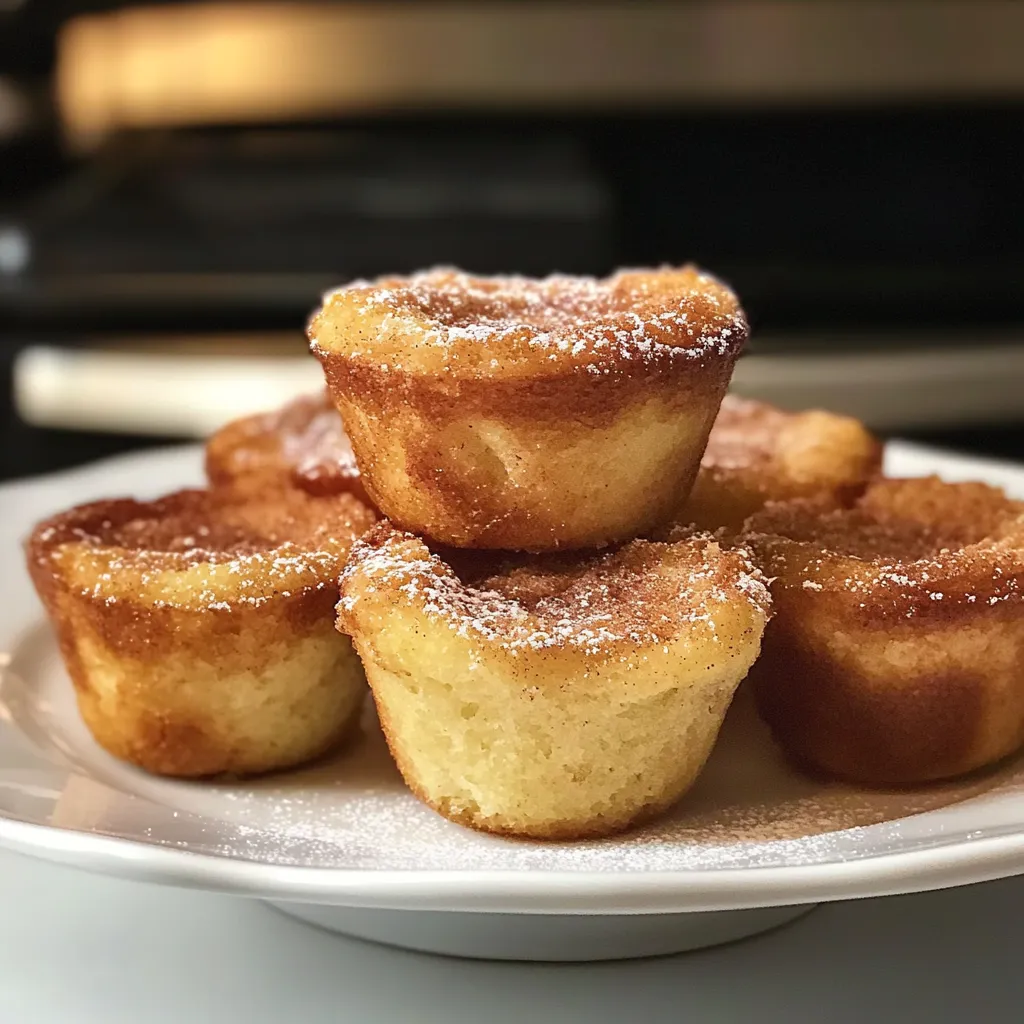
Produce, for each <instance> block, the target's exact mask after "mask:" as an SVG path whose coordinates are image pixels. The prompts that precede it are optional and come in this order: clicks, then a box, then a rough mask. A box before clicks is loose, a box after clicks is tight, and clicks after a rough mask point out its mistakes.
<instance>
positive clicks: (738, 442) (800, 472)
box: [676, 395, 882, 530]
mask: <svg viewBox="0 0 1024 1024" xmlns="http://www.w3.org/2000/svg"><path fill="white" fill-rule="evenodd" d="M881 467H882V446H881V444H880V443H879V442H878V440H877V439H876V438H874V437H873V436H872V435H871V434H870V433H869V432H868V430H867V429H866V428H865V427H864V425H863V424H861V423H859V422H858V421H857V420H855V419H851V418H850V417H848V416H837V415H835V414H834V413H829V412H822V411H820V410H810V411H808V412H801V413H790V412H784V411H783V410H782V409H777V408H776V407H775V406H772V405H769V404H768V403H766V402H756V401H752V400H750V399H744V398H737V397H736V396H734V395H726V396H725V398H724V399H723V401H722V407H721V409H720V410H719V413H718V418H717V419H716V420H715V425H714V426H713V427H712V428H711V434H710V436H709V437H708V445H707V448H706V449H705V451H704V457H703V458H702V459H701V464H700V471H699V472H698V473H697V479H696V481H695V482H694V485H693V490H692V491H691V492H690V495H689V498H688V499H687V501H686V503H685V505H684V507H683V509H682V511H680V512H679V513H677V515H676V519H677V520H678V521H679V522H680V523H693V524H695V525H696V526H697V527H698V528H700V529H704V530H714V529H717V528H719V527H722V526H724V527H727V528H729V529H737V528H739V527H740V526H742V525H743V521H744V520H745V519H746V518H747V517H748V516H750V515H753V514H754V513H755V512H757V511H758V510H759V509H761V508H763V507H764V506H765V505H766V504H767V503H768V502H775V501H787V500H790V499H792V498H806V497H813V496H815V495H825V496H828V497H831V498H832V499H833V500H835V501H837V502H839V503H841V504H848V503H849V502H851V501H853V500H854V499H855V498H856V497H857V496H858V495H859V494H861V493H862V492H863V491H864V488H865V487H866V486H867V484H868V481H869V480H871V479H873V478H875V477H876V476H878V475H879V473H880V472H881Z"/></svg>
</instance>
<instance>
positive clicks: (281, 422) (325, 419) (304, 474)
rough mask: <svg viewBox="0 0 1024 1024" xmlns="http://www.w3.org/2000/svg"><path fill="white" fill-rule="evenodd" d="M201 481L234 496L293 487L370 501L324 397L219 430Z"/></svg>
mask: <svg viewBox="0 0 1024 1024" xmlns="http://www.w3.org/2000/svg"><path fill="white" fill-rule="evenodd" d="M206 477H207V479H208V480H209V481H210V486H211V487H213V488H215V489H218V490H232V491H234V492H235V493H237V494H239V495H253V496H256V497H258V496H260V495H263V494H267V493H269V492H273V491H278V490H281V489H282V488H298V489H299V490H302V491H305V492H306V493H307V494H312V495H316V496H321V497H323V496H328V495H333V494H345V493H347V494H353V495H355V496H356V497H357V498H359V499H360V501H363V502H368V500H369V499H368V498H367V497H366V492H365V490H364V489H363V485H362V481H361V480H360V478H359V467H358V466H357V465H356V459H355V455H353V453H352V444H351V442H350V441H349V439H348V435H347V434H346V433H345V428H344V426H343V425H342V422H341V417H340V416H339V415H338V410H337V409H336V408H335V407H334V403H333V402H331V400H330V398H329V397H328V395H327V394H326V392H321V393H320V394H318V395H309V396H306V397H302V398H297V399H295V400H294V401H292V402H289V403H288V404H287V405H285V406H283V407H282V408H280V409H276V410H274V411H273V412H268V413H260V414H258V415H255V416H245V417H243V418H242V419H238V420H233V421H232V422H231V423H228V424H227V425H226V426H224V427H222V428H221V429H220V430H218V431H217V432H216V433H215V434H214V435H213V436H212V437H211V438H210V439H209V441H207V443H206Z"/></svg>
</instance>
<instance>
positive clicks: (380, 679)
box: [338, 523, 768, 838]
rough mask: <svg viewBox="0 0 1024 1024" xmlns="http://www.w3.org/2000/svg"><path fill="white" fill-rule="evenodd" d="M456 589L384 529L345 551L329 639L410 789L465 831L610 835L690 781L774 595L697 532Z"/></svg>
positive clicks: (428, 559) (753, 651)
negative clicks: (358, 682)
mask: <svg viewBox="0 0 1024 1024" xmlns="http://www.w3.org/2000/svg"><path fill="white" fill-rule="evenodd" d="M494 569H495V566H494V565H493V564H492V565H491V566H487V565H482V564H480V563H476V564H473V565H471V567H470V574H469V575H467V576H464V577H460V576H459V575H457V574H456V572H455V571H454V570H453V568H452V567H451V566H450V565H448V564H447V563H445V562H444V561H442V560H441V559H440V558H439V557H438V556H437V555H436V554H432V553H431V552H430V551H429V550H428V548H427V547H426V545H425V544H424V543H423V542H422V541H421V540H419V539H417V538H416V537H414V536H412V535H410V534H406V533H401V532H399V531H396V530H395V529H394V528H393V527H391V526H390V524H387V523H384V524H381V525H379V526H378V527H377V528H375V529H374V530H373V531H371V532H370V533H369V534H368V535H367V536H366V537H364V538H363V539H362V540H361V541H359V542H358V543H357V544H356V545H355V546H354V548H353V551H352V556H351V559H350V561H349V565H348V567H347V568H346V569H345V571H344V573H343V574H342V579H341V600H340V602H339V604H338V628H339V629H341V630H343V631H345V632H347V633H349V634H350V635H351V636H352V637H353V642H354V644H355V647H356V650H357V651H358V652H359V654H360V656H361V657H362V659H363V663H364V665H365V667H366V672H367V678H368V680H369V682H370V686H371V689H372V691H373V694H374V699H375V702H376V704H377V709H378V713H379V716H380V720H381V723H382V726H383V728H384V731H385V735H386V736H387V739H388V743H389V746H390V747H391V750H392V753H393V755H394V757H395V760H396V762H397V763H398V765H399V768H400V769H401V771H402V774H403V776H404V777H405V779H406V781H407V782H408V783H409V785H410V788H412V789H413V791H414V792H415V793H416V794H417V795H418V796H420V798H421V799H423V800H424V801H425V802H427V803H428V804H430V805H431V806H432V807H434V808H435V809H437V810H438V811H440V813H442V814H444V815H445V816H447V817H449V818H451V819H452V820H454V821H458V822H460V823H462V824H466V825H470V826H472V827H474V828H478V829H482V830H485V831H490V832H498V833H506V834H512V835H528V836H534V837H538V838H574V837H577V838H578V837H582V836H593V835H602V834H608V833H611V832H615V831H619V830H622V829H624V828H628V827H629V826H630V825H631V824H633V823H635V822H636V821H638V820H641V819H642V818H644V817H648V816H650V815H652V814H655V813H657V812H658V811H660V810H662V809H664V808H665V807H667V806H669V805H670V804H671V803H674V802H675V801H676V800H677V799H678V798H679V797H680V796H681V795H682V794H683V793H684V792H685V791H686V790H687V789H688V788H689V786H690V785H691V784H692V782H693V781H694V779H695V778H696V776H697V774H698V773H699V771H700V769H701V767H702V766H703V764H704V761H705V759H706V758H707V756H708V754H709V752H710V750H711V746H712V745H713V743H714V740H715V738H716V737H717V734H718V730H719V727H720V725H721V721H722V718H723V717H724V714H725V711H726V709H727V707H728V705H729V702H730V700H731V698H732V694H733V692H734V691H735V689H736V687H737V686H738V684H739V682H740V680H741V679H742V678H743V676H744V675H745V673H746V671H747V669H748V668H749V666H750V664H751V662H752V661H753V659H754V658H755V657H756V655H757V650H758V645H759V640H760V635H761V632H762V630H763V627H764V622H765V620H766V618H767V606H768V594H767V590H766V588H765V587H764V585H763V583H762V581H761V579H760V577H759V575H758V573H757V571H756V570H755V569H753V568H752V567H751V565H750V563H749V561H748V560H747V558H746V557H745V555H744V553H743V552H741V551H739V550H731V551H728V550H723V549H721V548H720V547H719V546H718V545H717V544H716V543H715V542H714V541H713V540H711V539H710V538H708V537H706V536H701V537H693V538H690V539H688V540H687V541H685V542H680V543H676V544H655V543H649V542H645V541H635V542H633V543H631V544H628V545H626V546H625V547H624V548H622V549H620V550H618V551H616V552H611V553H607V554H603V555H589V556H586V557H584V558H582V559H573V558H571V557H568V556H559V557H557V558H547V559H537V558H534V559H526V560H523V559H519V560H518V564H513V565H511V566H508V567H505V568H501V569H498V570H497V571H496V572H495V571H493V570H494Z"/></svg>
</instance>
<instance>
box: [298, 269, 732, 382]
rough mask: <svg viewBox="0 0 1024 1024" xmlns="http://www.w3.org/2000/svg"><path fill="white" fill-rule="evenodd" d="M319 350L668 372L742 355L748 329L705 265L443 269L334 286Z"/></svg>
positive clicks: (513, 366) (381, 357) (414, 364)
mask: <svg viewBox="0 0 1024 1024" xmlns="http://www.w3.org/2000/svg"><path fill="white" fill-rule="evenodd" d="M309 334H310V338H311V340H312V341H313V346H314V350H315V351H317V352H323V353H330V354H334V355H337V356H341V357H343V358H344V359H345V360H346V362H349V363H352V364H356V365H364V366H366V367H368V368H370V369H382V368H386V369H390V370H396V371H404V372H405V373H407V374H412V375H416V376H425V377H429V378H435V377H441V378H444V379H447V380H451V379H458V380H463V381H465V380H490V379H492V378H494V377H495V376H496V375H500V377H501V378H503V379H505V380H510V379H513V378H515V379H531V380H537V379H545V378H559V377H562V376H563V375H565V374H567V373H572V374H575V373H578V372H580V371H583V372H587V373H589V374H590V375H591V376H601V375H607V374H622V373H628V372H631V371H633V370H636V369H638V368H642V369H643V370H644V371H645V372H650V371H661V372H665V371H669V372H671V373H672V374H673V375H674V376H675V375H678V368H676V367H674V366H673V364H681V365H688V364H692V363H701V362H704V361H707V360H709V359H712V358H714V357H718V358H723V357H726V356H732V357H735V356H736V355H737V354H738V353H739V350H740V349H741V348H742V347H743V344H744V342H745V341H746V337H747V323H746V320H745V318H744V316H743V312H742V310H741V309H740V307H739V303H738V302H737V300H736V296H735V295H734V294H733V293H732V292H731V291H730V290H729V289H728V288H726V287H725V285H723V284H722V283H721V282H719V281H717V280H716V279H715V278H713V277H711V276H710V275H709V274H705V273H703V272H702V271H700V270H698V269H697V268H696V267H692V266H689V267H682V268H679V269H675V268H668V267H663V268H661V269H659V270H624V271H619V272H618V273H616V274H613V275H612V276H611V277H608V278H605V279H604V280H596V279H594V278H591V277H568V276H563V275H554V276H552V277H548V278H544V279H541V280H536V279H533V278H525V277H473V276H471V275H469V274H464V273H461V272H459V271H456V270H448V269H439V270H432V271H426V272H423V273H420V274H415V275H413V276H412V277H404V278H403V277H390V278H382V279H380V280H378V281H374V282H366V281H356V282H354V283H353V284H350V285H347V286H346V287H344V288H339V289H337V290H336V291H334V292H332V293H330V294H328V295H327V296H326V297H325V298H324V302H323V306H322V308H321V309H320V310H319V312H318V313H317V314H316V315H315V317H314V318H313V320H312V322H311V324H310V328H309Z"/></svg>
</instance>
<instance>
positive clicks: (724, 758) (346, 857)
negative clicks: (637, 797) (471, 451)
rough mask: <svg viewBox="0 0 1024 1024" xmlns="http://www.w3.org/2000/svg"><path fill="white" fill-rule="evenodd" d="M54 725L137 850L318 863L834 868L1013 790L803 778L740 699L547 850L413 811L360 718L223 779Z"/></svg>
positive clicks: (1006, 775) (417, 807) (977, 781)
mask: <svg viewBox="0 0 1024 1024" xmlns="http://www.w3.org/2000/svg"><path fill="white" fill-rule="evenodd" d="M69 710H70V709H69ZM62 721H63V722H64V724H65V725H67V726H71V727H72V731H74V732H75V733H76V735H74V736H68V737H67V738H66V739H65V740H64V742H65V744H67V743H71V744H73V745H74V746H75V747H77V748H78V749H79V750H80V751H81V754H82V757H83V758H84V760H85V763H84V764H83V767H84V768H85V769H86V770H88V771H89V772H90V774H91V775H92V777H94V778H97V779H98V780H99V781H101V782H102V783H103V784H105V786H107V787H112V788H116V789H118V790H121V791H122V792H127V793H130V794H132V795H135V796H138V797H143V798H144V801H143V803H144V804H146V805H148V804H150V803H153V804H156V805H158V806H155V807H153V808H152V813H153V815H154V816H153V817H152V818H151V820H152V821H154V822H156V824H153V825H152V826H150V827H149V828H148V831H147V832H146V834H145V836H144V838H145V839H146V840H147V841H149V842H154V843H158V844H161V845H169V846H174V847H176V848H187V849H191V850H195V851H198V852H205V853H212V854H217V855H220V856H224V857H230V858H234V859H242V860H249V861H256V862H260V863H267V864H278V865H296V866H306V867H321V868H338V869H361V870H389V869H390V870H436V871H453V872H457V871H473V870H482V871H488V870H495V871H498V870H503V871H607V872H647V871H679V870H692V871H708V870H721V869H727V868H754V867H771V866H777V867H782V866H793V865H806V864H821V863H828V862H841V861H845V860H850V859H856V858H860V857H864V856H872V855H877V854H878V853H880V852H886V849H885V848H886V847H893V848H899V847H901V846H905V845H906V843H907V842H908V841H909V840H908V839H907V836H906V834H905V829H906V825H907V817H906V816H908V815H913V814H918V813H920V812H927V811H931V810H935V809H938V808H941V807H944V806H947V805H949V804H953V803H957V802H959V801H961V800H965V799H969V798H971V797H974V796H978V795H980V794H983V793H985V792H986V791H988V790H989V789H991V788H993V787H995V786H997V785H999V786H1003V785H1007V784H1015V783H1020V782H1024V768H1022V766H1021V765H1020V763H1018V764H1017V765H1014V766H1008V767H1004V768H1002V769H1001V770H1000V771H998V772H996V773H993V774H990V775H987V776H981V777H978V778H974V779H969V780H964V781H960V782H957V783H953V784H949V785H944V786H936V787H931V788H929V789H924V790H920V791H917V792H914V793H900V792H884V791H877V792H872V791H866V790H857V789H853V788H851V787H848V786H842V785H839V784H833V783H827V782H821V781H816V780H813V779H810V778H806V777H803V776H801V775H799V774H797V773H796V772H795V771H793V769H792V768H790V767H789V766H788V765H787V764H786V763H785V762H784V761H783V760H782V758H781V756H780V755H779V753H778V752H777V751H776V749H775V748H774V746H773V744H772V742H771V740H770V738H769V737H768V735H767V733H766V731H765V730H764V728H763V727H762V726H761V725H760V723H759V722H758V721H757V719H756V715H755V714H754V712H753V709H752V708H751V707H750V705H749V703H748V701H747V700H746V699H744V698H741V699H739V700H738V702H737V704H736V705H735V706H734V708H733V710H732V711H731V712H730V715H729V718H728V720H727V722H726V727H725V729H724V730H723V733H722V736H721V739H720V741H719V743H718V745H717V747H716V748H715V752H714V753H713V755H712V758H711V761H710V762H709V764H708V766H707V768H706V769H705V772H704V774H703V775H702V777H701V778H700V780H699V781H698V784H697V786H696V787H695V789H694V790H693V791H692V792H691V793H690V794H689V795H688V796H687V797H686V798H684V800H683V801H681V802H680V804H679V805H678V806H677V807H676V808H675V809H674V810H672V811H671V812H669V814H667V815H666V816H664V817H663V818H661V819H659V820H657V821H654V822H652V823H650V824H648V825H645V826H643V827H642V828H639V829H636V830H634V831H632V832H628V833H626V834H624V835H620V836H613V837H610V838H607V839H598V840H587V841H583V842H557V843H548V842H533V841H526V840H516V839H509V838H504V837H499V836H492V835H487V834H483V833H476V832H473V831H471V830H469V829H465V828H462V827H461V826H458V825H454V824H452V823H450V822H448V821H446V820H445V819H443V818H442V817H440V816H439V815H438V814H435V813H434V812H433V811H432V810H430V809H429V808H427V807H426V806H424V805H423V804H421V803H420V802H419V801H418V800H417V799H416V798H415V797H414V796H413V795H412V794H411V793H410V792H409V791H408V790H407V789H406V787H405V785H404V784H403V782H402V780H401V778H400V776H399V775H398V772H397V769H396V768H395V767H394V764H393V763H392V762H391V759H390V756H389V755H388V752H387V749H386V746H385V744H384V741H383V737H382V736H381V735H380V732H379V730H378V729H377V727H376V723H375V722H374V721H373V719H372V715H370V714H369V712H368V715H367V721H366V722H365V723H364V729H363V734H362V736H361V737H360V739H359V740H358V741H357V742H356V744H355V745H354V747H353V748H351V749H350V750H349V751H348V752H345V753H341V754H339V755H337V756H336V757H334V758H332V759H329V760H326V761H324V762H322V763H320V764H317V765H314V766H311V767H309V768H307V769H304V770H300V771H296V772H291V773H286V774H282V775H279V776H271V777H267V778H265V779H261V780H255V781H252V780H250V781H244V782H239V783H235V784H232V783H227V782H223V783H212V784H211V783H184V782H171V781H167V780H160V779H154V778H150V777H147V776H145V775H143V774H142V773H140V772H136V771H134V770H132V769H130V768H127V767H125V766H122V765H118V764H116V763H115V762H113V761H112V760H111V759H109V758H107V757H106V756H105V755H103V754H102V753H101V752H99V751H98V750H95V749H92V750H89V749H88V748H89V747H90V746H92V745H91V741H90V740H89V739H88V736H87V735H85V734H84V728H83V727H81V725H80V724H79V723H75V722H70V721H67V720H66V719H63V716H62ZM110 803H111V801H110V799H109V798H106V799H104V800H101V801H99V802H98V803H97V807H98V808H100V809H103V811H104V813H107V810H106V809H107V808H108V807H109V805H110ZM69 812H70V813H73V814H74V815H76V816H77V819H76V820H74V821H71V820H68V821H66V822H65V824H66V825H73V826H74V827H88V826H89V825H90V823H89V821H88V820H86V818H83V815H86V816H87V814H88V812H89V808H88V802H87V801H83V800H81V799H77V800H75V801H74V803H73V806H72V805H71V804H69ZM135 814H136V816H137V815H138V812H135ZM171 815H174V821H171V820H170V818H171ZM161 821H162V825H161ZM185 821H193V822H201V823H202V826H201V828H200V829H199V830H198V832H197V830H196V829H195V828H194V827H193V829H192V831H190V832H189V833H188V835H189V839H188V841H182V840H181V839H180V838H179V836H178V830H177V827H176V826H177V825H178V824H179V823H181V822H185ZM918 831H922V830H920V829H919V830H918ZM925 831H927V830H925ZM914 841H915V842H918V843H932V842H934V841H936V837H935V836H934V835H931V834H927V835H925V836H924V837H923V838H921V837H919V838H918V839H916V840H914Z"/></svg>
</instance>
